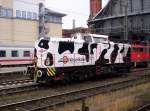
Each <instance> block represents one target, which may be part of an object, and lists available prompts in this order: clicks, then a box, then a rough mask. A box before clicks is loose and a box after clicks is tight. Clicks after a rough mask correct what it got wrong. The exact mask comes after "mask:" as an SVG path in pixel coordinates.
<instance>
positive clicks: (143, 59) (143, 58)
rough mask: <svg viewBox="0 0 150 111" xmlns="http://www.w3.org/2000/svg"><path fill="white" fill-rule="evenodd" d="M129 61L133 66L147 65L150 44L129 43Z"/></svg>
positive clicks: (149, 58)
mask: <svg viewBox="0 0 150 111" xmlns="http://www.w3.org/2000/svg"><path fill="white" fill-rule="evenodd" d="M131 61H132V65H133V66H134V67H141V66H142V67H147V66H148V63H149V62H150V46H149V45H139V44H133V45H131Z"/></svg>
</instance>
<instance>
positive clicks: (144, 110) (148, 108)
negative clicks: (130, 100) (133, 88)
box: [135, 103, 150, 111]
mask: <svg viewBox="0 0 150 111" xmlns="http://www.w3.org/2000/svg"><path fill="white" fill-rule="evenodd" d="M135 111H150V103H149V104H146V105H144V106H141V107H140V108H138V109H136V110H135Z"/></svg>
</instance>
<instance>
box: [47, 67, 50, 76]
mask: <svg viewBox="0 0 150 111" xmlns="http://www.w3.org/2000/svg"><path fill="white" fill-rule="evenodd" d="M47 75H48V76H51V72H50V71H49V69H48V68H47Z"/></svg>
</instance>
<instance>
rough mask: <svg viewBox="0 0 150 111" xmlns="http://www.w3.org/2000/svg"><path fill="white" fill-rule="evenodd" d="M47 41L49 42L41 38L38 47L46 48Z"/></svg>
mask: <svg viewBox="0 0 150 111" xmlns="http://www.w3.org/2000/svg"><path fill="white" fill-rule="evenodd" d="M48 42H49V40H44V39H42V40H41V41H40V42H39V44H38V46H39V47H40V48H44V49H48V48H49V46H48Z"/></svg>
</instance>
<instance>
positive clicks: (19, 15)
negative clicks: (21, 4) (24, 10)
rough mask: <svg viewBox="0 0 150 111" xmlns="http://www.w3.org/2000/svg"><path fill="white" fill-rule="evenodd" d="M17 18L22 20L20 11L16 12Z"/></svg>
mask: <svg viewBox="0 0 150 111" xmlns="http://www.w3.org/2000/svg"><path fill="white" fill-rule="evenodd" d="M16 17H17V18H21V11H20V10H16Z"/></svg>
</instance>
